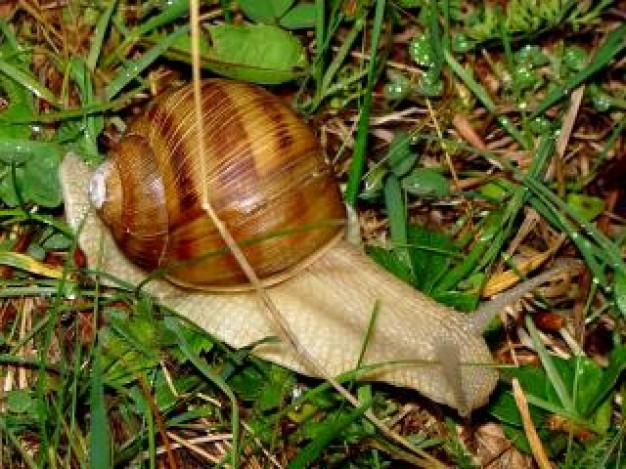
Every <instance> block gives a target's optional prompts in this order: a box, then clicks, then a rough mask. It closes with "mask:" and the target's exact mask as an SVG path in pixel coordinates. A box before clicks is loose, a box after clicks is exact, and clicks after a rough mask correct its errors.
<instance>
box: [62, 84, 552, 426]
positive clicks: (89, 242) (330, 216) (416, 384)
mask: <svg viewBox="0 0 626 469" xmlns="http://www.w3.org/2000/svg"><path fill="white" fill-rule="evenodd" d="M191 93H192V92H191V87H185V88H182V89H181V90H179V91H176V92H171V93H167V94H166V95H164V97H161V98H158V99H157V101H156V102H155V103H154V104H153V105H152V106H151V107H150V109H149V111H148V113H147V117H146V118H143V117H141V118H139V119H138V120H137V121H135V122H134V123H131V124H130V126H129V131H128V132H127V135H126V137H125V138H124V139H123V140H122V141H121V142H120V145H119V146H118V147H117V148H116V149H114V150H113V152H112V155H111V157H110V158H109V160H107V162H105V163H104V165H103V166H102V167H101V168H99V169H98V170H96V171H95V174H94V172H93V171H92V170H90V169H89V168H87V166H86V165H85V164H83V163H82V162H81V161H80V159H79V158H78V157H76V156H75V155H67V156H66V158H65V159H64V161H63V162H62V164H61V166H60V172H59V175H60V179H61V186H62V188H63V192H64V200H65V209H66V217H67V219H68V222H69V223H70V225H71V226H73V227H74V228H75V229H76V230H79V231H78V239H79V243H80V246H81V248H82V249H83V251H84V252H85V253H86V255H87V258H88V262H89V263H90V265H91V266H93V267H97V268H99V269H100V270H102V271H104V272H107V274H109V275H112V276H115V277H117V278H119V279H123V280H125V281H126V282H128V283H129V284H131V285H134V286H137V285H141V286H142V289H144V290H145V291H147V292H148V293H150V294H153V295H154V296H155V297H157V298H158V299H159V301H161V303H162V304H164V305H165V306H167V307H169V308H171V309H172V310H174V311H176V312H178V313H179V314H181V315H183V316H185V317H187V318H189V319H190V320H192V321H193V322H195V323H196V324H198V325H199V326H200V327H202V328H204V329H205V330H206V331H208V332H210V333H211V334H212V335H213V336H215V337H217V338H219V339H221V340H223V341H224V342H226V343H228V344H229V345H231V346H233V347H244V346H249V345H250V344H253V343H259V342H261V343H260V344H258V345H256V346H255V347H254V349H253V353H255V354H257V355H259V356H261V357H263V358H266V359H269V360H272V361H274V362H276V363H279V364H281V365H284V366H287V367H289V368H291V369H293V370H295V371H298V372H301V373H305V374H314V372H313V371H312V370H310V369H309V368H308V367H307V366H306V364H304V363H303V362H302V360H301V357H299V356H298V355H297V354H296V352H295V351H294V350H293V349H292V348H291V347H290V346H289V344H287V343H286V342H284V341H283V342H272V343H268V342H265V341H263V340H262V339H265V338H267V337H270V336H276V335H279V336H280V333H278V332H277V329H276V324H273V323H272V321H271V320H270V318H269V316H268V315H267V314H266V313H265V312H264V311H263V306H262V304H261V302H260V301H259V298H258V296H257V295H256V293H255V292H251V291H228V292H224V291H220V290H232V289H233V288H235V289H245V283H244V278H243V276H242V273H241V271H240V269H239V268H238V266H237V265H233V262H234V261H233V259H232V258H230V256H229V253H228V252H224V244H223V243H222V241H221V239H219V237H218V235H217V234H215V233H214V232H213V231H212V230H213V227H212V224H211V223H209V222H208V221H206V219H205V218H204V213H202V211H201V210H199V209H198V207H201V204H198V203H197V200H198V199H199V195H200V194H202V193H203V192H202V190H200V189H198V188H197V185H198V184H199V183H202V182H205V183H207V185H208V188H207V189H208V190H207V193H209V194H211V195H209V199H210V203H211V204H212V205H214V206H215V208H216V210H217V211H218V213H219V216H220V218H222V219H223V220H224V221H225V222H226V225H227V226H228V228H229V230H230V231H231V232H233V234H234V235H235V237H236V239H237V242H238V244H240V245H241V246H242V249H243V251H244V253H245V254H246V256H247V257H248V258H249V259H250V260H251V264H252V265H253V267H254V268H255V270H257V271H258V273H259V274H260V276H262V277H264V278H265V282H266V283H268V284H272V286H270V287H269V288H268V289H267V293H268V295H269V296H270V298H271V299H272V301H273V302H274V303H275V304H276V306H277V308H278V311H280V314H281V315H282V316H283V317H284V319H285V321H286V323H287V324H288V326H289V327H290V329H291V330H292V331H293V334H294V335H295V337H296V338H297V340H298V342H299V343H300V344H301V345H302V346H303V347H304V348H305V349H306V350H307V353H308V354H309V355H310V357H312V358H313V359H314V360H315V361H316V362H317V363H321V364H323V366H324V368H325V371H326V372H327V373H328V374H329V375H332V376H336V375H339V374H341V373H345V372H347V371H350V370H353V369H354V368H355V367H357V366H359V365H368V366H369V365H372V367H371V368H368V369H367V370H366V371H364V372H363V373H361V374H360V375H359V377H360V378H361V379H368V380H377V381H384V382H388V383H392V384H395V385H399V386H404V387H410V388H414V389H417V390H418V391H420V392H421V393H422V394H424V395H426V396H427V397H429V398H430V399H433V400H435V401H437V402H440V403H444V404H447V405H449V406H451V407H454V408H456V409H458V410H459V412H460V413H461V414H466V413H468V412H469V411H471V410H472V409H475V408H477V407H480V406H481V405H483V404H485V403H486V402H487V400H488V398H489V396H490V394H491V392H492V391H493V389H494V388H495V385H496V383H497V379H498V374H497V371H496V370H495V368H494V367H493V366H490V364H492V358H491V354H490V351H489V349H488V347H487V345H486V343H485V341H484V339H483V338H482V336H481V330H479V327H477V324H478V325H482V324H484V323H486V322H487V321H488V318H485V317H482V318H480V315H478V316H477V317H479V318H480V320H479V321H478V322H477V323H476V324H475V323H473V322H472V320H471V318H468V316H467V315H465V314H461V313H458V312H457V311H455V310H453V309H451V308H448V307H445V306H443V305H440V304H438V303H436V302H435V301H433V300H432V299H430V298H428V297H427V296H425V295H424V294H422V293H421V292H418V291H416V290H415V289H413V288H411V287H410V286H408V285H407V284H405V283H404V282H402V281H400V280H399V279H397V278H396V277H394V276H393V275H391V274H389V273H388V272H387V271H385V270H384V269H382V268H381V267H379V266H378V265H377V264H375V263H374V262H373V261H371V260H370V259H369V258H367V257H366V256H365V255H364V254H363V253H362V252H361V251H360V250H359V249H358V248H357V247H355V246H353V245H351V244H349V243H347V242H346V241H344V240H338V239H337V237H338V235H339V236H340V235H341V230H342V228H341V223H338V221H341V220H343V217H344V209H343V206H342V204H341V198H340V197H339V192H338V189H337V186H336V185H335V184H334V182H333V179H332V172H331V171H330V168H329V167H328V166H327V165H326V164H325V163H324V160H323V157H322V153H321V151H320V149H319V146H318V144H317V142H316V140H315V139H314V138H313V135H312V133H311V131H310V130H308V128H307V127H306V126H305V125H304V124H303V123H302V122H301V121H300V120H299V119H298V118H297V116H296V115H295V114H294V113H293V112H292V111H290V110H289V109H288V108H287V107H286V106H285V105H283V104H282V103H280V102H279V101H278V99H277V98H275V97H273V96H271V95H269V94H268V93H266V92H265V91H262V90H260V89H259V88H256V87H253V86H251V85H246V84H241V83H235V82H230V81H226V80H211V81H207V82H205V83H204V85H203V103H204V104H203V106H204V108H203V111H204V115H205V128H208V130H207V141H206V144H207V148H208V152H207V154H209V155H210V158H213V160H211V161H209V162H207V163H206V166H205V168H204V169H203V170H200V169H199V168H200V166H198V165H197V164H196V163H194V161H195V159H197V158H198V154H197V151H196V149H195V146H194V144H193V141H192V137H193V136H194V133H195V125H194V119H193V118H192V117H191V116H192V115H193V112H192V110H191V108H190V104H189V103H190V102H191ZM223 106H225V108H223ZM252 108H254V109H252ZM259 108H260V109H259ZM224 109H227V110H224ZM248 119H250V120H251V122H247V120H248ZM214 126H215V127H216V128H217V130H215V128H214ZM264 126H265V127H268V128H269V129H270V130H269V131H262V130H260V128H261V127H264ZM231 132H232V135H231ZM237 132H239V136H236V134H237ZM227 133H228V136H227V137H225V136H224V134H227ZM214 138H215V139H217V143H215V142H213V139H214ZM151 142H152V143H151ZM155 142H156V143H155ZM149 145H153V146H152V147H151V148H148V146H149ZM253 146H254V147H255V149H252V150H251V149H250V148H251V147H253ZM285 149H288V150H289V151H287V152H286V153H287V154H288V155H289V156H288V157H287V158H284V161H283V163H282V164H284V165H286V166H282V167H281V166H280V165H274V163H273V162H272V163H265V162H266V160H267V159H268V158H274V157H275V156H276V155H275V154H276V153H277V152H278V153H280V152H282V151H283V150H285ZM141 155H144V156H145V155H149V156H150V158H149V159H148V160H147V161H148V162H147V163H140V162H141V161H144V159H142V158H143V156H141ZM225 155H229V156H228V157H227V156H225ZM242 156H243V157H244V162H243V163H238V162H231V161H230V158H237V157H242ZM308 159H310V160H311V161H308ZM300 160H307V161H305V162H302V161H300ZM300 165H302V166H300ZM296 166H297V168H296ZM285 168H287V169H285ZM156 169H158V170H159V171H161V172H162V173H163V174H162V175H160V176H158V177H157V176H155V174H157V172H153V170H156ZM133 171H138V172H137V173H136V174H132V175H129V176H128V177H126V173H127V172H133ZM221 172H223V173H221ZM116 173H117V174H116ZM201 174H204V176H202V177H200V176H201ZM260 176H264V177H268V178H270V180H271V179H272V178H278V180H279V181H280V182H278V183H276V184H275V187H274V188H271V189H270V188H269V187H270V186H271V185H272V184H273V183H268V182H265V181H262V180H260V179H259V178H260ZM129 182H130V186H135V185H141V184H144V186H143V187H141V188H139V189H137V188H136V187H126V184H128V183H129ZM218 186H220V187H222V189H232V190H233V191H234V194H233V195H226V194H221V195H220V193H219V192H215V191H216V190H217V188H218ZM155 188H156V190H155ZM259 188H260V189H262V191H261V192H262V194H263V195H262V196H260V197H259V196H255V195H253V194H252V191H253V190H255V189H259ZM286 189H289V190H290V191H291V192H295V193H296V200H295V201H282V199H281V197H282V195H283V192H284V191H285V190H286ZM131 191H135V192H131ZM137 191H138V192H137ZM170 191H171V192H170ZM88 194H90V196H89V195H88ZM129 194H130V195H129ZM168 194H172V195H174V196H175V197H174V199H173V200H170V199H169V198H168V197H169V195H168ZM237 194H239V195H242V196H243V198H242V199H237V198H236V195H237ZM323 196H330V199H331V200H330V202H328V201H326V200H322V199H324V197H323ZM89 197H91V201H90V200H89ZM145 198H151V199H153V200H151V201H149V202H150V203H152V202H155V201H156V202H159V203H160V207H161V208H159V209H158V210H157V208H155V206H152V208H149V209H147V211H146V212H145V213H140V212H138V211H137V210H138V209H136V208H133V207H135V206H134V203H135V201H136V202H142V200H143V199H145ZM112 200H117V201H118V202H115V203H114V204H109V202H111V201H112ZM120 200H121V203H120V202H119V201H120ZM116 204H117V205H116ZM309 204H310V205H309ZM93 206H95V207H96V209H97V211H98V214H99V216H96V215H95V214H94V212H93V209H92V208H93ZM148 206H150V204H148ZM279 206H282V207H283V208H281V209H278V207H279ZM294 207H295V208H294ZM127 208H130V210H128V211H126V209H127ZM283 209H284V210H283ZM265 210H267V212H265ZM261 212H263V213H262V214H261ZM305 215H306V216H305ZM135 217H137V219H135ZM272 218H273V219H275V220H279V221H280V222H281V223H279V224H276V225H274V224H273V219H272ZM198 220H200V221H198ZM116 223H117V225H116ZM298 223H304V224H305V225H306V229H300V228H299V226H298ZM186 224H188V225H189V227H187V226H185V225H186ZM197 224H199V225H200V226H201V228H198V227H197ZM150 226H152V227H153V228H154V227H156V226H158V227H159V228H158V229H157V230H156V233H155V234H153V235H148V236H147V237H146V238H141V239H140V238H139V237H138V233H139V232H141V231H142V230H143V229H144V228H150ZM266 226H269V230H270V231H271V232H275V233H270V235H269V236H268V235H266V234H263V233H262V232H260V231H255V232H254V233H250V231H249V230H250V229H251V228H255V229H256V228H265V227H266ZM181 227H184V229H185V230H188V231H185V235H180V234H179V233H175V234H173V232H176V230H178V229H182V228H181ZM148 231H149V230H148ZM198 233H200V234H201V236H200V237H201V238H204V240H205V241H206V240H207V239H208V240H209V241H210V247H209V248H207V249H205V248H203V247H198V246H197V245H196V244H194V243H192V242H190V241H189V239H188V238H187V237H188V236H192V237H193V236H195V235H197V234H198ZM274 234H276V236H274ZM283 235H284V236H283ZM250 239H253V240H257V239H261V240H262V241H263V242H265V241H267V240H270V242H272V243H273V242H275V243H277V244H276V245H275V247H273V248H272V250H271V252H272V254H271V255H269V254H262V255H258V253H259V251H260V249H261V247H259V246H256V245H255V244H248V243H247V241H248V240H250ZM163 240H164V241H165V243H162V241H163ZM181 240H182V241H181ZM156 241H158V242H159V243H161V244H158V243H157V242H156ZM168 243H169V244H168ZM144 245H147V249H145V248H146V246H144ZM155 246H157V247H155ZM164 246H165V247H164ZM181 246H182V247H183V248H185V249H182V252H183V255H178V254H175V253H172V252H170V250H171V248H172V247H173V251H176V249H180V248H181ZM216 251H217V252H219V253H220V254H222V256H221V257H220V256H216V255H215V252H216ZM286 251H299V252H296V255H293V254H292V253H287V252H286ZM137 252H139V253H140V254H137ZM100 253H104V255H101V254H100ZM154 254H156V258H151V257H150V255H154ZM189 254H191V255H189ZM198 255H199V257H201V258H204V257H205V256H206V257H207V261H206V262H205V260H204V259H202V260H201V261H199V263H198V264H195V262H196V260H195V257H197V256H198ZM257 255H258V258H257ZM177 256H178V257H177ZM274 258H276V259H278V260H279V261H277V262H273V260H272V259H274ZM267 259H270V261H269V262H266V261H267ZM267 266H269V267H267ZM154 268H162V269H165V270H166V272H167V274H168V279H169V280H173V282H174V284H172V283H170V282H168V281H165V280H163V279H159V278H155V277H151V278H150V281H148V282H146V277H147V276H148V275H149V273H148V271H149V270H150V269H154ZM218 268H226V269H227V272H226V273H219V272H218V273H217V274H216V273H215V272H214V270H216V269H218ZM146 269H147V270H146ZM540 277H541V276H540ZM268 279H269V280H268ZM541 280H542V281H545V280H546V278H542V279H537V282H539V281H541ZM537 282H536V283H537ZM536 283H535V284H533V285H529V287H528V288H526V289H522V290H520V291H517V292H516V293H513V294H512V295H513V296H511V297H509V298H508V299H506V301H510V300H511V299H514V298H517V297H519V296H520V295H521V294H523V293H525V292H526V291H528V290H529V289H530V288H531V287H536V286H537V285H536ZM189 287H192V289H189ZM206 290H208V291H206ZM366 338H367V340H365V339H366ZM376 364H378V365H381V364H382V366H373V365H376Z"/></svg>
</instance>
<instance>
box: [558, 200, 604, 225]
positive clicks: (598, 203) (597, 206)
mask: <svg viewBox="0 0 626 469" xmlns="http://www.w3.org/2000/svg"><path fill="white" fill-rule="evenodd" d="M567 204H568V205H569V206H570V207H571V208H572V210H573V211H574V212H576V213H577V214H578V216H579V217H582V218H584V219H585V220H587V221H591V220H593V219H595V218H596V217H597V216H598V215H600V214H601V213H602V212H603V211H604V200H602V199H600V198H598V197H594V196H591V195H584V194H576V193H571V194H568V195H567Z"/></svg>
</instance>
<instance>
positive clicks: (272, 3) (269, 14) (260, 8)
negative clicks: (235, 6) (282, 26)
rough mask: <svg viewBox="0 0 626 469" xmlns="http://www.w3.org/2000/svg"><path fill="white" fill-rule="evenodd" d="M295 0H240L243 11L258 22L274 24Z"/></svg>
mask: <svg viewBox="0 0 626 469" xmlns="http://www.w3.org/2000/svg"><path fill="white" fill-rule="evenodd" d="M293 2H294V0H239V2H238V3H239V6H240V7H241V10H242V11H243V13H244V14H245V15H246V16H247V17H248V18H250V19H251V20H252V21H255V22H257V23H265V24H274V23H276V21H277V20H278V18H280V17H281V16H283V15H284V14H285V13H286V12H287V10H288V9H289V7H290V6H291V5H293Z"/></svg>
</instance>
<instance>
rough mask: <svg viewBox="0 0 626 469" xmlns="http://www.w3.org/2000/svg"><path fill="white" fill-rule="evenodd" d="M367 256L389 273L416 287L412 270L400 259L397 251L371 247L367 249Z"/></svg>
mask: <svg viewBox="0 0 626 469" xmlns="http://www.w3.org/2000/svg"><path fill="white" fill-rule="evenodd" d="M367 254H368V255H369V256H370V257H371V258H372V259H374V261H376V263H377V264H379V265H381V266H382V267H384V268H385V270H387V271H388V272H391V273H392V274H393V275H395V276H396V277H398V278H399V279H401V280H404V281H405V282H406V283H409V284H412V285H414V283H415V278H414V277H413V274H412V273H411V269H410V268H409V266H408V265H407V264H406V262H404V261H403V260H401V259H400V258H399V257H398V254H397V252H396V251H389V250H387V249H383V248H381V247H378V246H369V247H368V248H367Z"/></svg>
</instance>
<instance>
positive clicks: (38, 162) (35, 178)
mask: <svg viewBox="0 0 626 469" xmlns="http://www.w3.org/2000/svg"><path fill="white" fill-rule="evenodd" d="M60 161H61V156H60V155H59V154H58V153H49V154H47V155H41V156H40V157H39V158H30V159H29V160H28V161H27V162H26V164H25V165H24V188H23V196H24V198H25V199H26V200H28V201H31V202H33V203H35V204H37V205H41V206H43V207H50V208H54V207H58V206H59V205H61V202H62V201H63V198H62V196H61V186H60V184H59V179H58V177H57V170H58V167H59V163H60Z"/></svg>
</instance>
